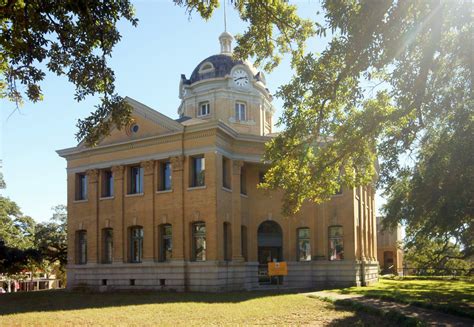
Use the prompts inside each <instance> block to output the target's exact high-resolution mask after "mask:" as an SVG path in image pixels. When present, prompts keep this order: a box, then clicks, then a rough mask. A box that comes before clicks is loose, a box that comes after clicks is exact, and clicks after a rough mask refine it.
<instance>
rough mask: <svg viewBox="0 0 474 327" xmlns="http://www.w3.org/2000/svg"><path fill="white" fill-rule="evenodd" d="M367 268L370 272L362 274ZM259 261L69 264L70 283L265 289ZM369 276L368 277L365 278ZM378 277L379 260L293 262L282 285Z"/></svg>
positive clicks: (111, 286) (329, 284)
mask: <svg viewBox="0 0 474 327" xmlns="http://www.w3.org/2000/svg"><path fill="white" fill-rule="evenodd" d="M362 271H365V276H362V275H361V273H362ZM257 272H258V263H257V262H218V261H206V262H184V261H171V262H148V263H146V262H144V263H141V264H131V263H114V264H110V265H105V264H87V265H69V266H68V269H67V279H68V283H67V286H68V289H75V288H80V287H85V288H89V289H93V290H99V291H112V290H157V291H158V290H159V291H177V292H183V291H191V292H200V291H202V292H228V291H238V290H257V289H264V288H265V286H261V285H259V283H258V277H257ZM363 277H364V278H363ZM377 280H378V263H377V262H366V263H364V264H361V263H360V262H358V261H356V262H354V261H344V260H343V261H331V262H330V261H310V262H288V276H285V277H284V279H283V284H282V285H281V288H292V289H297V288H299V289H303V288H312V289H313V288H331V287H345V286H354V285H357V286H361V285H370V284H373V283H375V282H376V281H377Z"/></svg>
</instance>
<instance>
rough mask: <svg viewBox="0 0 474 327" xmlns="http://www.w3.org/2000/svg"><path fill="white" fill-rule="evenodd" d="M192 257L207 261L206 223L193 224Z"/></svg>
mask: <svg viewBox="0 0 474 327" xmlns="http://www.w3.org/2000/svg"><path fill="white" fill-rule="evenodd" d="M192 238H193V240H192V259H193V260H194V261H206V223H204V222H196V223H193V224H192Z"/></svg>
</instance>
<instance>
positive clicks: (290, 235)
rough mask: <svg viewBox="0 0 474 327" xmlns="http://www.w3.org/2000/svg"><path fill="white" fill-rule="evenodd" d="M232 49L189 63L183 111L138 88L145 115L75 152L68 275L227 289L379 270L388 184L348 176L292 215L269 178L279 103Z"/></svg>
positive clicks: (371, 276) (325, 281) (314, 282)
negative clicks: (379, 200)
mask: <svg viewBox="0 0 474 327" xmlns="http://www.w3.org/2000/svg"><path fill="white" fill-rule="evenodd" d="M219 41H220V43H221V53H220V54H217V55H213V56H210V57H208V58H206V59H204V60H203V61H201V62H200V63H199V64H198V65H197V66H196V68H195V69H194V71H193V72H192V73H191V75H190V77H189V78H187V77H186V76H185V75H181V81H180V85H179V97H180V99H181V105H180V106H179V108H178V114H179V118H178V119H172V118H170V117H167V116H165V115H163V114H161V113H159V112H157V111H155V110H153V109H152V108H150V107H148V106H146V105H144V104H142V103H140V102H138V101H136V100H133V99H131V98H126V100H127V101H128V103H129V104H130V105H131V106H132V108H133V123H132V124H131V125H130V126H128V127H127V128H126V129H125V130H124V129H122V130H118V129H115V130H112V132H111V135H109V136H107V137H104V138H103V139H102V140H101V141H100V142H99V144H98V146H96V147H93V148H90V147H87V146H86V145H84V144H79V145H78V146H76V147H73V148H68V149H64V150H59V151H58V154H59V155H60V156H61V157H64V158H65V159H66V160H67V181H68V183H67V184H68V190H67V192H68V246H69V249H70V250H69V252H68V266H67V285H68V287H70V288H71V287H80V286H86V287H91V288H97V289H104V290H106V289H143V288H145V289H163V290H178V291H183V290H191V291H226V290H244V289H246V290H250V289H259V288H265V287H271V286H269V285H270V284H272V283H275V281H276V280H275V279H274V278H273V279H272V278H269V277H268V276H267V263H268V262H269V261H285V262H287V265H288V275H287V276H285V277H283V278H281V279H280V280H279V281H278V282H281V283H283V287H289V288H291V287H319V286H323V285H361V284H369V283H371V282H373V281H375V280H377V273H378V263H377V259H376V257H377V248H376V245H377V242H376V222H375V216H374V214H375V206H374V189H373V188H372V187H371V186H368V187H358V188H353V189H346V188H344V189H343V190H342V191H341V192H340V193H339V194H336V195H334V196H333V197H332V199H331V200H330V201H328V202H326V203H323V204H320V205H315V204H311V203H306V204H305V205H304V206H303V208H302V209H301V210H300V212H299V213H298V214H296V215H294V216H292V217H289V218H285V217H283V216H282V215H281V194H280V193H279V192H277V191H271V192H268V191H264V190H260V189H257V184H258V183H259V181H261V180H262V178H263V176H264V172H265V169H266V166H265V165H264V164H263V163H262V155H263V152H264V145H265V142H267V141H269V140H270V139H271V138H272V137H274V136H275V135H276V134H275V133H274V132H273V130H272V125H273V121H274V119H275V118H274V117H273V114H274V108H273V106H272V96H271V94H270V93H269V90H268V89H267V88H266V82H265V76H264V74H263V73H262V72H259V71H257V70H256V69H255V67H253V66H252V65H251V64H249V63H248V62H242V61H237V60H234V59H233V58H232V55H231V52H232V48H231V42H232V36H231V35H230V34H228V33H226V32H224V33H223V34H222V35H221V36H220V37H219Z"/></svg>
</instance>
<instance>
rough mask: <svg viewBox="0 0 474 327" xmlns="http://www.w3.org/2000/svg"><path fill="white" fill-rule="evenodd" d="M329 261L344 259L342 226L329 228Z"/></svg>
mask: <svg viewBox="0 0 474 327" xmlns="http://www.w3.org/2000/svg"><path fill="white" fill-rule="evenodd" d="M328 239H329V260H342V259H344V243H343V234H342V226H329V237H328Z"/></svg>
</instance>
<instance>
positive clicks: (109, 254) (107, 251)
mask: <svg viewBox="0 0 474 327" xmlns="http://www.w3.org/2000/svg"><path fill="white" fill-rule="evenodd" d="M102 240H103V246H104V248H103V251H102V263H112V261H113V249H114V234H113V230H112V228H104V229H103V230H102Z"/></svg>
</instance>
